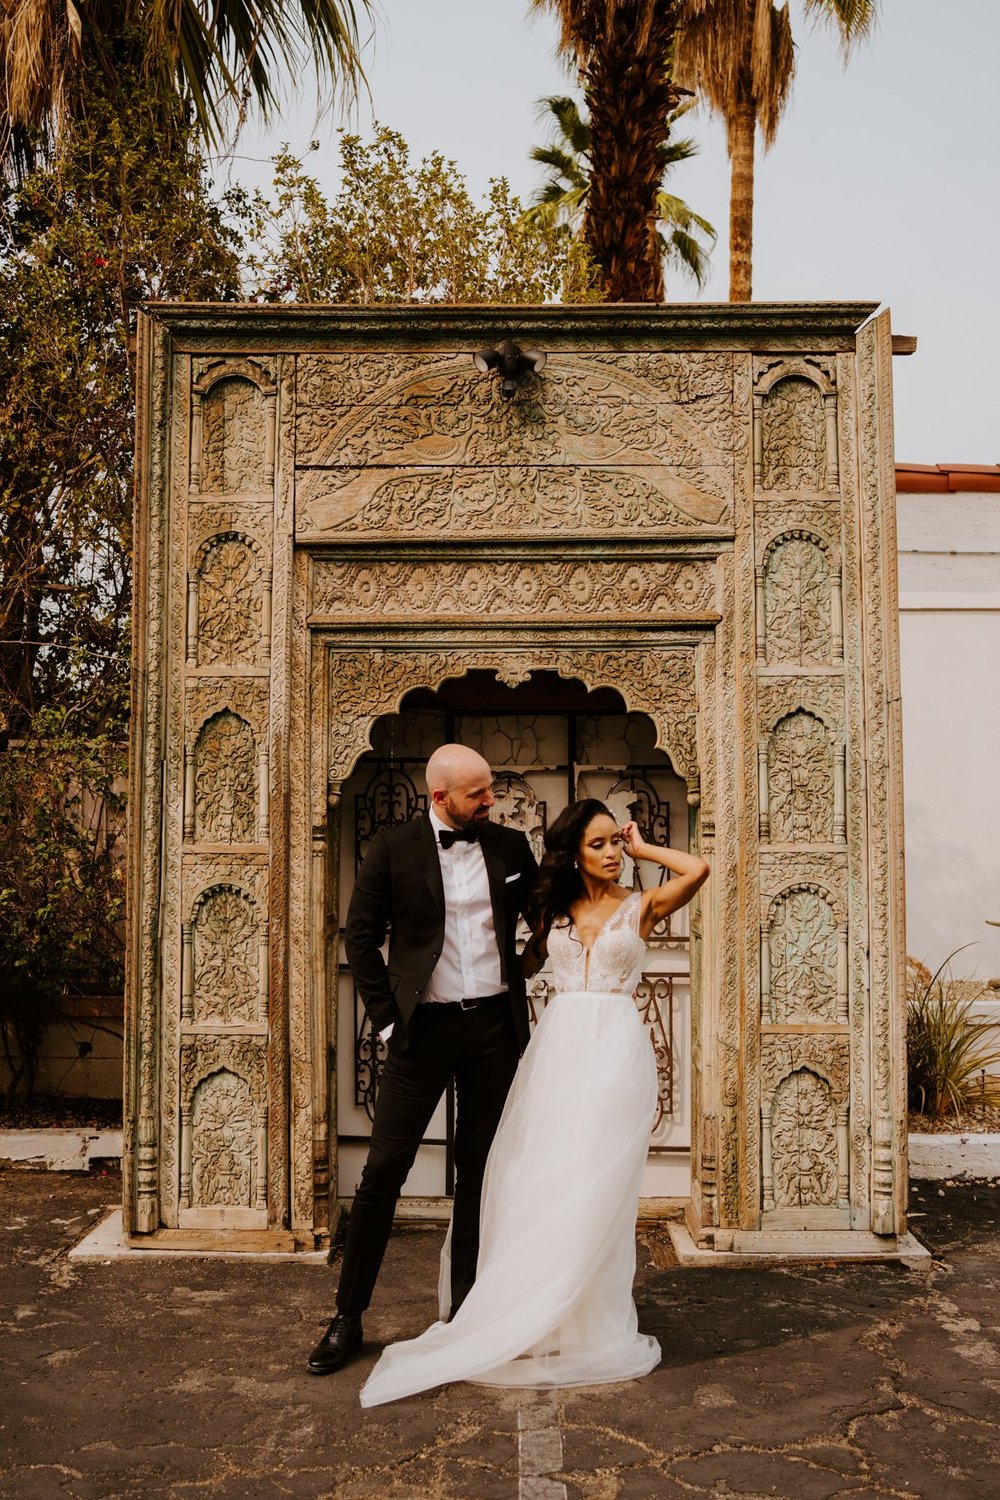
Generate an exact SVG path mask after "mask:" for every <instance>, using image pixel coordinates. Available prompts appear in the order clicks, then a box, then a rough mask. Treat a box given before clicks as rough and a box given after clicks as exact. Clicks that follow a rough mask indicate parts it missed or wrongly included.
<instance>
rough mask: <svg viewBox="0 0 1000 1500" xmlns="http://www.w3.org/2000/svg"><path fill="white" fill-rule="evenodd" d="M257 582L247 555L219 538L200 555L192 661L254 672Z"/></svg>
mask: <svg viewBox="0 0 1000 1500" xmlns="http://www.w3.org/2000/svg"><path fill="white" fill-rule="evenodd" d="M260 584H261V578H260V568H259V566H258V563H257V559H256V557H255V556H254V553H253V549H252V548H251V547H250V546H249V544H248V543H247V542H246V541H245V540H244V538H242V537H240V536H234V535H229V536H222V537H220V538H219V539H218V540H217V541H216V542H215V543H214V544H213V545H212V546H210V547H209V549H208V551H207V552H206V554H205V559H204V562H203V564H202V568H201V574H200V578H199V586H198V660H199V662H201V663H202V664H204V665H224V666H236V665H247V666H254V665H256V663H257V662H258V661H259V660H260V656H261V649H260V647H261V640H260V636H261V589H260Z"/></svg>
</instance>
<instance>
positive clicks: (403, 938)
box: [345, 816, 538, 1051]
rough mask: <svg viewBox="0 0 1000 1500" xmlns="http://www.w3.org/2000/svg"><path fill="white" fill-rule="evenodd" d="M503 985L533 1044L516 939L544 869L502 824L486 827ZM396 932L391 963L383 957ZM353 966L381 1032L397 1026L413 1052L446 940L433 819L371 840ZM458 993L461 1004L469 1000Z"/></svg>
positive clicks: (520, 1033) (350, 943)
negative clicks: (414, 1023)
mask: <svg viewBox="0 0 1000 1500" xmlns="http://www.w3.org/2000/svg"><path fill="white" fill-rule="evenodd" d="M479 839H480V844H481V846H482V851H483V857H484V859H485V861H486V873H487V876H488V878H489V884H490V896H491V898H492V902H493V924H494V926H495V928H496V934H497V947H498V949H499V952H500V972H501V974H502V975H503V984H504V987H505V988H506V989H508V990H509V991H510V999H511V1006H512V1009H513V1014H514V1029H515V1031H516V1032H517V1039H518V1044H519V1046H520V1047H521V1049H522V1051H523V1049H524V1048H525V1047H526V1046H527V1044H528V1034H529V1033H528V1003H527V999H526V997H525V983H524V975H523V974H522V973H521V966H520V964H519V963H518V960H517V952H516V949H515V946H514V938H515V933H516V928H517V919H518V916H519V914H521V913H523V912H524V911H525V909H526V907H527V904H528V898H529V896H530V895H531V890H532V887H533V885H534V883H535V877H536V875H537V873H538V866H537V865H536V863H535V857H534V855H533V854H532V852H531V846H530V845H529V843H528V840H527V839H526V838H525V836H524V834H523V833H519V832H517V831H516V830H515V829H513V828H505V827H503V826H502V825H500V824H498V823H486V824H485V825H483V826H482V827H481V829H480V835H479ZM387 930H388V931H389V957H388V961H386V960H385V959H383V957H382V954H381V951H380V949H381V947H382V944H383V943H384V942H385V935H386V931H387ZM345 939H346V948H347V962H348V963H349V964H350V966H351V972H352V973H353V975H354V980H355V983H356V984H357V987H358V993H359V994H360V996H361V998H362V1000H363V1001H364V1005H365V1009H366V1010H367V1012H368V1014H369V1015H370V1016H371V1018H372V1023H373V1025H374V1027H375V1030H376V1031H384V1030H385V1028H386V1027H387V1026H390V1025H391V1026H394V1027H395V1030H394V1031H393V1038H392V1039H393V1046H394V1047H396V1046H399V1047H401V1048H405V1047H406V1044H407V1035H406V1033H407V1027H408V1025H409V1022H410V1018H411V1017H412V1015H413V1012H414V1010H415V1009H416V1006H417V1004H418V1002H419V1000H420V998H421V996H422V995H423V993H424V990H425V989H426V987H427V982H428V980H429V979H430V977H431V974H432V973H433V972H434V966H435V964H436V963H437V961H438V958H439V957H440V954H441V948H442V946H443V943H444V885H443V884H442V880H441V864H440V858H439V855H438V851H437V849H436V848H435V835H434V828H433V825H432V823H431V820H430V818H429V817H426V816H425V817H421V818H416V819H414V820H413V821H412V822H410V823H399V824H397V825H396V826H395V827H393V828H386V829H382V830H381V831H380V832H379V833H377V834H376V835H375V837H374V838H373V839H372V841H371V845H370V846H369V849H368V853H367V855H366V856H365V859H364V863H363V864H362V866H361V869H360V870H359V871H358V876H357V879H356V881H355V882H354V894H353V895H352V896H351V904H350V906H349V908H348V912H347V926H346V930H345ZM462 998H463V997H462V996H461V995H456V996H455V999H456V1000H461V999H462Z"/></svg>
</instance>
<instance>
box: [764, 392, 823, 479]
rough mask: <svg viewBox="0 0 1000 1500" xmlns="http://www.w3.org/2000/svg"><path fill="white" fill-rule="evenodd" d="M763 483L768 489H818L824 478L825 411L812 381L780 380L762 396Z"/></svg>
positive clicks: (820, 395) (819, 393) (821, 397)
mask: <svg viewBox="0 0 1000 1500" xmlns="http://www.w3.org/2000/svg"><path fill="white" fill-rule="evenodd" d="M761 422H762V426H763V449H764V470H763V485H764V488H765V489H768V490H804V489H809V490H819V489H822V488H823V487H824V484H825V478H826V413H825V410H824V405H823V396H822V393H821V392H820V390H819V389H818V387H817V386H816V385H814V384H813V382H812V381H811V380H801V379H796V378H792V379H789V380H779V382H778V384H777V385H775V386H773V387H772V389H771V390H770V391H769V392H768V394H767V395H766V396H765V397H764V401H763V407H762V411H761Z"/></svg>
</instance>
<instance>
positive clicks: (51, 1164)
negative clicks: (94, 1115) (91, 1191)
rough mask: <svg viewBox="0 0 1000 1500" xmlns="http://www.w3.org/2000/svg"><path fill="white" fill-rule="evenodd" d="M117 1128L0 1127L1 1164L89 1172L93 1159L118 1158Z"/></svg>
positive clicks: (120, 1150) (118, 1131)
mask: <svg viewBox="0 0 1000 1500" xmlns="http://www.w3.org/2000/svg"><path fill="white" fill-rule="evenodd" d="M121 1154H122V1133H121V1131H120V1130H95V1129H87V1128H86V1127H83V1128H79V1129H69V1130H0V1163H3V1164H4V1165H8V1164H9V1165H13V1166H17V1167H34V1168H35V1169H37V1170H41V1171H46V1172H89V1171H90V1167H91V1164H92V1163H93V1162H95V1161H119V1160H120V1159H121Z"/></svg>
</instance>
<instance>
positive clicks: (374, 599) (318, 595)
mask: <svg viewBox="0 0 1000 1500" xmlns="http://www.w3.org/2000/svg"><path fill="white" fill-rule="evenodd" d="M609 601H610V602H611V603H612V605H613V607H614V608H615V609H616V610H618V611H622V612H627V613H629V614H633V613H634V614H647V615H653V616H669V617H671V618H673V617H675V616H682V617H683V616H684V615H686V614H689V613H690V614H691V615H692V616H696V617H697V616H701V615H704V614H705V613H706V612H710V611H712V610H713V608H714V604H715V567H714V564H713V563H711V562H702V561H699V562H659V561H654V560H652V559H645V558H643V559H639V560H635V561H631V562H620V563H607V562H603V561H601V560H598V559H588V560H587V561H586V562H577V563H574V562H559V561H553V562H544V563H532V562H474V563H468V562H441V561H437V560H429V561H421V562H417V563H409V562H406V563H401V562H388V561H386V562H382V561H379V562H362V563H357V562H341V561H336V562H331V561H328V560H326V559H321V560H318V561H317V562H316V563H315V564H314V585H313V599H312V614H313V618H314V619H317V618H318V619H323V618H327V617H329V618H336V617H338V616H347V617H348V618H350V619H355V618H358V619H367V618H376V619H380V620H384V619H392V618H406V617H410V618H412V617H414V616H417V615H436V614H441V615H459V616H468V615H483V614H488V615H490V616H491V617H493V618H497V617H500V618H503V617H504V616H507V617H508V618H512V619H517V620H522V619H524V618H525V617H526V616H546V615H557V616H564V617H571V616H574V615H587V616H592V615H593V614H594V613H595V611H599V610H601V609H602V608H604V607H605V606H606V604H607V603H608V602H609Z"/></svg>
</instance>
